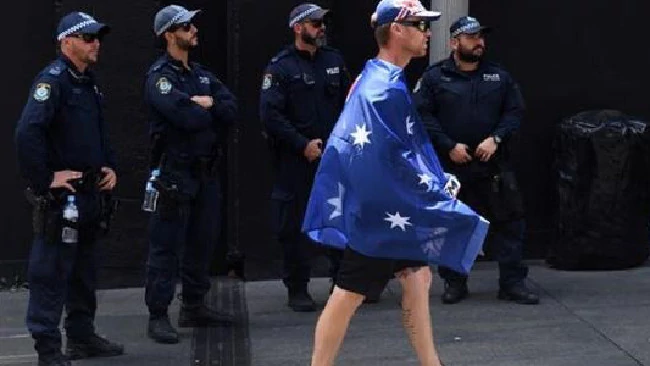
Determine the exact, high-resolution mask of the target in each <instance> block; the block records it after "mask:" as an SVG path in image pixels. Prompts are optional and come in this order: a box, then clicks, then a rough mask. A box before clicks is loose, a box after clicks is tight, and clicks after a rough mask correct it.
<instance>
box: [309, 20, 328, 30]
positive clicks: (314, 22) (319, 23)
mask: <svg viewBox="0 0 650 366" xmlns="http://www.w3.org/2000/svg"><path fill="white" fill-rule="evenodd" d="M306 23H309V24H311V26H312V27H314V28H320V27H322V26H323V24H324V23H323V21H322V20H308V21H306Z"/></svg>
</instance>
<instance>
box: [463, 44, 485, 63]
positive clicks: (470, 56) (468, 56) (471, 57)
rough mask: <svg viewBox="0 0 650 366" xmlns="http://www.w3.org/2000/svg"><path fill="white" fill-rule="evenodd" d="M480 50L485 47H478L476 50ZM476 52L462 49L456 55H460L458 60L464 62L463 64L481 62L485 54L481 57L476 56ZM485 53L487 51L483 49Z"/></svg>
mask: <svg viewBox="0 0 650 366" xmlns="http://www.w3.org/2000/svg"><path fill="white" fill-rule="evenodd" d="M478 48H483V47H476V48H474V50H477V49H478ZM474 50H471V51H470V50H467V49H464V48H462V47H460V48H459V49H458V50H457V51H456V53H457V54H458V58H459V59H460V60H461V61H463V62H470V63H474V62H479V61H481V60H482V59H483V54H480V55H475V54H474V53H473V52H474ZM483 52H485V49H483Z"/></svg>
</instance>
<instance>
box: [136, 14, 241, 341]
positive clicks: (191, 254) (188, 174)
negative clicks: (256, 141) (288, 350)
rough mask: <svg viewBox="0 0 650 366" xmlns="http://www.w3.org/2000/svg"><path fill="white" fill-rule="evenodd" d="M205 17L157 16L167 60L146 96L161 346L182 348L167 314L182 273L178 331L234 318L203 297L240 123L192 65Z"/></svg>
mask: <svg viewBox="0 0 650 366" xmlns="http://www.w3.org/2000/svg"><path fill="white" fill-rule="evenodd" d="M198 12H199V10H193V11H189V10H187V9H185V8H183V7H181V6H178V5H169V6H166V7H164V8H162V9H161V10H160V11H158V13H156V16H155V19H154V32H155V34H156V36H157V37H159V38H160V40H161V42H162V43H164V44H165V47H166V52H165V53H164V54H163V55H162V56H161V57H160V58H158V60H156V61H155V62H154V63H153V65H152V66H151V68H150V69H149V71H148V73H147V76H146V85H145V91H144V93H145V99H146V103H147V105H148V107H149V115H150V117H149V118H150V123H151V131H150V132H151V136H152V140H153V142H154V146H153V148H152V151H153V154H154V156H153V158H154V159H153V166H152V167H154V168H159V169H160V176H159V177H158V179H157V181H156V188H157V189H158V191H159V200H158V202H157V207H156V211H155V212H154V213H153V215H152V217H151V223H150V232H149V237H150V247H149V259H148V262H147V281H146V294H145V298H146V304H147V306H148V308H149V314H150V316H149V324H148V335H149V337H150V338H152V339H153V340H154V341H156V342H159V343H177V342H178V333H177V331H176V329H174V328H173V327H172V325H171V323H170V321H169V316H168V314H167V308H168V307H169V305H170V303H171V301H172V298H173V296H174V289H175V285H176V280H177V278H178V275H179V272H180V277H181V279H182V283H183V290H182V291H183V293H182V305H181V312H180V317H179V320H178V326H179V327H202V326H213V325H220V324H228V323H231V322H232V321H233V319H232V316H231V315H230V314H225V313H223V314H222V313H218V312H216V311H215V310H212V309H210V308H208V307H206V305H205V304H204V297H205V295H206V293H207V292H208V291H209V289H210V279H209V273H208V265H209V263H210V258H211V257H212V254H213V252H214V245H215V243H216V242H217V240H218V237H219V224H220V212H219V211H220V199H221V195H220V187H219V177H218V176H217V171H218V167H217V161H218V157H217V151H218V148H219V146H218V140H219V138H220V135H221V134H224V133H225V132H224V131H225V130H226V129H227V127H228V126H229V125H231V124H233V123H234V121H235V116H236V113H237V105H236V101H235V97H234V96H233V95H232V94H231V93H230V92H229V91H228V89H227V88H226V87H225V86H224V85H223V84H222V83H221V82H220V81H219V80H218V79H217V78H216V77H215V76H214V74H212V73H211V72H210V71H208V70H207V69H206V68H204V67H203V66H201V65H200V64H198V63H196V62H190V61H189V59H188V57H189V51H190V49H192V48H194V47H196V46H197V45H198V29H197V28H196V26H195V25H194V24H193V23H192V19H193V18H194V16H195V15H196V14H197V13H198Z"/></svg>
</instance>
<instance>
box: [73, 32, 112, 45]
mask: <svg viewBox="0 0 650 366" xmlns="http://www.w3.org/2000/svg"><path fill="white" fill-rule="evenodd" d="M68 37H72V38H79V39H81V40H83V41H84V42H85V43H93V42H95V40H96V39H97V40H99V41H100V42H101V41H102V38H103V37H104V35H103V34H89V33H76V34H71V35H69V36H68Z"/></svg>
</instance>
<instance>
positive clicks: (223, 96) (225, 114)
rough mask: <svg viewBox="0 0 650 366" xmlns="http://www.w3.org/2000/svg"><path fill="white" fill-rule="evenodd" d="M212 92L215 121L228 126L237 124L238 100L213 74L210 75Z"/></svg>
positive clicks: (212, 110) (212, 111) (211, 110)
mask: <svg viewBox="0 0 650 366" xmlns="http://www.w3.org/2000/svg"><path fill="white" fill-rule="evenodd" d="M210 91H211V92H212V94H211V96H212V100H213V105H212V107H211V108H210V112H211V113H212V116H213V117H214V119H215V120H216V121H218V122H220V123H221V124H224V125H226V126H231V125H233V124H235V121H236V119H237V98H235V96H234V95H233V94H232V93H231V92H230V90H228V88H227V87H226V86H225V85H224V84H223V83H222V82H221V81H219V79H217V78H216V77H215V76H214V75H212V74H210Z"/></svg>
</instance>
